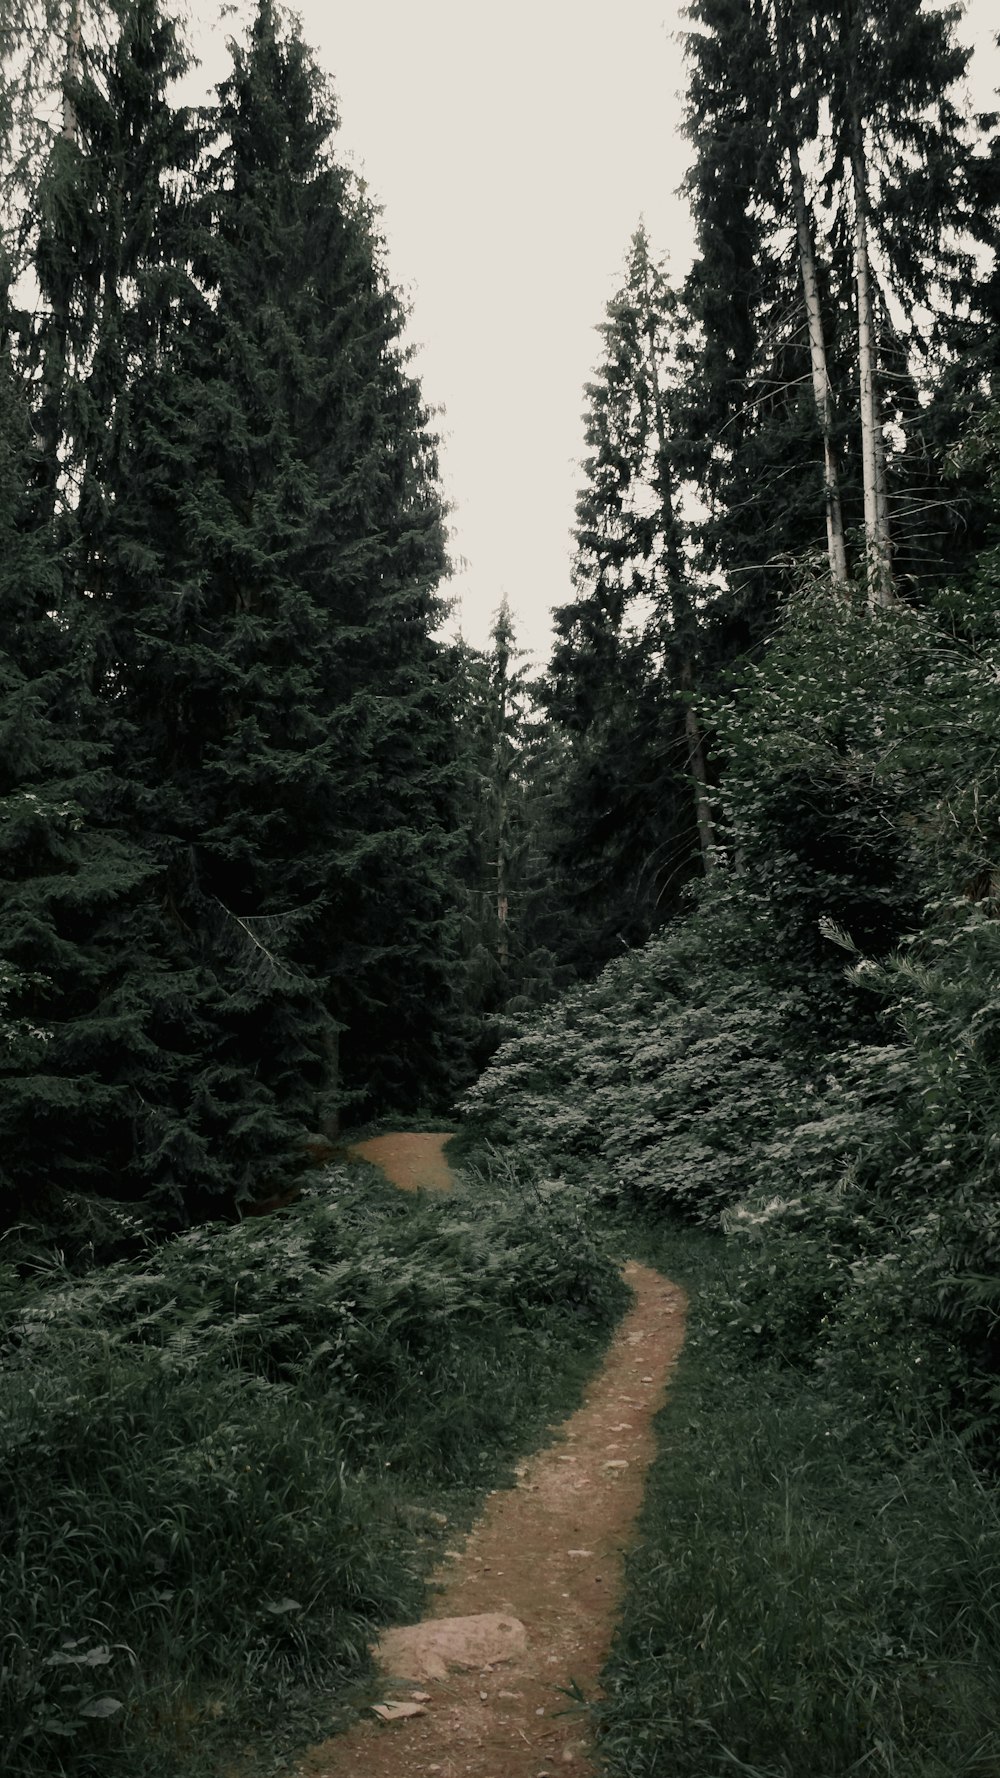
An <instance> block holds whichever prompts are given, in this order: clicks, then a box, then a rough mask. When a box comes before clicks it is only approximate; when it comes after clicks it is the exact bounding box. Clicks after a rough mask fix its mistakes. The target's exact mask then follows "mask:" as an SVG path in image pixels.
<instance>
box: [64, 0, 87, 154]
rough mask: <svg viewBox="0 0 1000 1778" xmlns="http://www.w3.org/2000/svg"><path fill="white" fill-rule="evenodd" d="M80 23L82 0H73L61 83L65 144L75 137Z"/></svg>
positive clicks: (74, 139) (80, 63)
mask: <svg viewBox="0 0 1000 1778" xmlns="http://www.w3.org/2000/svg"><path fill="white" fill-rule="evenodd" d="M82 22H83V0H73V11H72V12H71V14H70V20H69V31H68V32H67V36H66V79H65V81H64V83H63V105H62V116H63V127H62V133H63V136H64V138H65V140H66V141H67V142H75V141H76V137H77V117H76V100H75V99H74V97H73V92H74V89H75V88H76V87H77V86H79V84H80V72H81V68H82V58H81V53H80V35H81V30H82Z"/></svg>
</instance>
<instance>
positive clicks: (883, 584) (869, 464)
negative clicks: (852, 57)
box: [851, 117, 893, 605]
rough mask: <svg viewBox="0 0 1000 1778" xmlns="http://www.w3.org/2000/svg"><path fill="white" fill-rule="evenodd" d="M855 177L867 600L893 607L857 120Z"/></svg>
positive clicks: (855, 123) (855, 124)
mask: <svg viewBox="0 0 1000 1778" xmlns="http://www.w3.org/2000/svg"><path fill="white" fill-rule="evenodd" d="M851 175H852V180H853V187H854V274H855V282H856V288H857V298H858V370H859V383H860V395H861V465H862V473H863V478H864V495H865V544H866V549H867V556H868V598H869V603H870V604H872V605H891V604H892V601H893V584H892V548H891V543H890V537H889V504H888V491H887V487H886V474H885V438H884V436H883V433H882V423H881V419H880V416H879V404H878V358H877V351H876V338H875V313H874V305H873V302H872V279H871V260H870V256H869V252H868V225H867V221H866V205H867V201H868V187H867V180H866V178H865V157H864V147H863V144H862V138H861V123H860V120H859V119H858V118H857V117H855V118H854V120H853V143H852V147H851Z"/></svg>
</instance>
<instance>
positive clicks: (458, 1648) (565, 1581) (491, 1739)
mask: <svg viewBox="0 0 1000 1778" xmlns="http://www.w3.org/2000/svg"><path fill="white" fill-rule="evenodd" d="M435 1142H437V1143H439V1144H440V1147H439V1149H438V1151H437V1152H438V1155H439V1159H440V1161H441V1162H442V1163H443V1165H444V1167H445V1168H446V1169H447V1162H445V1161H444V1157H443V1153H442V1150H443V1140H442V1139H441V1138H440V1137H428V1136H419V1137H413V1136H410V1137H406V1136H397V1137H395V1138H387V1137H377V1138H375V1142H374V1143H362V1144H359V1146H358V1148H357V1149H356V1150H355V1151H354V1152H356V1153H360V1154H361V1155H362V1157H363V1158H364V1159H371V1160H378V1162H379V1164H380V1165H383V1166H385V1165H386V1162H385V1160H384V1159H383V1158H382V1156H383V1155H388V1156H390V1157H391V1158H392V1161H393V1165H394V1166H397V1165H399V1166H400V1169H401V1172H402V1173H403V1174H404V1175H405V1178H399V1177H398V1176H397V1183H401V1184H404V1186H405V1187H406V1189H414V1186H415V1185H417V1186H419V1185H421V1184H424V1183H426V1176H425V1174H424V1172H423V1168H424V1163H425V1161H426V1160H427V1159H428V1158H429V1157H430V1155H431V1154H432V1153H433V1150H432V1147H431V1144H432V1143H435ZM380 1143H381V1144H385V1143H394V1144H395V1145H396V1146H395V1147H394V1148H389V1149H382V1150H381V1151H379V1152H378V1153H373V1152H372V1149H373V1148H374V1147H375V1146H376V1145H377V1144H380ZM410 1144H413V1145H414V1146H413V1148H412V1150H411V1151H410V1153H409V1159H407V1152H408V1145H410ZM386 1170H387V1171H388V1170H389V1169H388V1167H386ZM393 1176H394V1175H393V1174H390V1177H393ZM625 1278H626V1280H627V1282H628V1283H629V1284H630V1285H631V1287H632V1289H633V1291H634V1293H635V1302H634V1306H633V1307H632V1309H631V1310H630V1311H629V1313H628V1314H627V1315H626V1316H625V1318H624V1320H623V1321H622V1322H621V1324H620V1326H619V1328H618V1330H617V1332H616V1334H615V1336H614V1340H613V1342H612V1345H611V1348H610V1351H609V1352H608V1355H607V1357H606V1359H605V1361H604V1364H603V1366H602V1368H601V1370H600V1371H599V1373H598V1375H597V1376H596V1377H595V1378H594V1379H593V1381H592V1382H591V1384H590V1386H589V1388H588V1390H587V1393H586V1396H585V1398H584V1402H583V1405H582V1406H581V1407H580V1408H579V1409H578V1410H577V1412H576V1413H575V1414H573V1415H571V1417H570V1418H569V1419H568V1420H566V1421H564V1422H563V1424H562V1425H561V1426H560V1427H559V1428H558V1429H557V1433H556V1438H555V1440H554V1442H553V1444H552V1445H551V1446H550V1447H549V1448H547V1449H546V1450H544V1451H541V1452H539V1453H538V1454H537V1455H535V1456H533V1457H529V1458H526V1459H525V1460H524V1461H523V1462H522V1463H520V1464H519V1465H518V1468H517V1472H516V1473H517V1478H518V1479H517V1482H516V1485H515V1486H514V1487H513V1488H507V1489H503V1490H502V1491H497V1492H496V1493H494V1494H492V1495H491V1496H490V1497H489V1498H488V1500H487V1504H486V1510H485V1512H484V1514H483V1516H482V1518H481V1519H480V1520H479V1521H478V1522H477V1523H476V1524H475V1525H474V1526H473V1528H472V1530H471V1531H470V1532H469V1533H468V1535H467V1536H466V1537H465V1538H464V1539H461V1540H459V1539H456V1541H455V1545H454V1547H453V1548H450V1549H448V1550H446V1551H445V1558H444V1561H443V1564H442V1566H441V1567H440V1568H439V1569H438V1571H437V1572H436V1573H435V1575H434V1576H433V1579H432V1597H433V1601H434V1603H433V1610H434V1617H433V1618H432V1619H425V1620H424V1622H423V1624H421V1625H418V1626H413V1627H411V1628H410V1629H405V1630H397V1631H389V1632H387V1634H386V1637H385V1640H384V1643H383V1646H382V1649H381V1651H380V1653H381V1661H380V1664H381V1667H382V1671H383V1673H384V1675H385V1685H384V1687H383V1689H382V1691H381V1694H380V1696H381V1699H382V1700H383V1704H384V1705H385V1706H388V1707H389V1708H390V1711H391V1709H392V1706H394V1705H396V1706H398V1705H400V1704H402V1705H404V1706H408V1707H409V1710H410V1711H411V1712H412V1714H406V1715H404V1714H403V1713H402V1712H400V1713H399V1715H398V1718H397V1719H396V1720H389V1721H384V1720H380V1719H379V1718H377V1717H376V1715H375V1713H374V1710H373V1711H372V1713H371V1715H369V1716H366V1717H365V1718H364V1719H363V1720H361V1721H359V1722H358V1723H357V1724H355V1725H354V1727H352V1728H351V1729H350V1730H349V1731H348V1732H347V1733H346V1734H344V1735H339V1736H336V1737H334V1738H333V1739H332V1740H330V1741H326V1742H324V1743H323V1744H322V1745H321V1746H317V1747H313V1748H310V1749H309V1750H308V1752H307V1753H306V1754H305V1755H304V1756H303V1757H302V1759H301V1760H300V1762H299V1766H298V1768H297V1770H298V1773H299V1774H300V1778H562V1775H563V1774H565V1775H566V1778H595V1775H596V1772H597V1766H596V1764H595V1756H594V1754H593V1751H592V1748H591V1746H590V1744H589V1738H588V1732H587V1719H586V1715H585V1713H583V1712H582V1711H581V1710H580V1709H579V1708H577V1707H575V1704H574V1699H575V1698H579V1697H580V1695H581V1694H582V1696H583V1697H585V1698H587V1699H592V1698H593V1697H594V1695H595V1693H596V1691H597V1689H598V1683H599V1677H600V1673H601V1669H602V1667H603V1665H604V1661H605V1659H606V1656H607V1653H608V1650H609V1648H610V1645H611V1638H612V1634H613V1632H614V1627H615V1623H616V1621H617V1617H618V1611H619V1605H620V1599H621V1593H622V1584H623V1559H624V1554H625V1551H626V1549H627V1548H628V1545H629V1543H630V1542H631V1540H632V1537H633V1534H634V1526H635V1520H636V1516H637V1514H638V1511H639V1508H640V1505H641V1503H642V1497H643V1489H644V1484H645V1477H646V1472H647V1470H648V1468H649V1466H650V1463H651V1462H652V1459H653V1454H654V1437H653V1420H654V1417H655V1415H656V1414H657V1413H658V1411H659V1409H660V1408H661V1407H662V1405H663V1403H664V1400H665V1398H666V1393H667V1382H668V1378H669V1374H670V1371H671V1369H672V1366H673V1364H674V1362H675V1360H676V1358H677V1355H678V1353H679V1351H680V1348H681V1345H682V1343H683V1339H684V1312H685V1309H686V1306H687V1299H686V1297H685V1295H684V1292H683V1291H682V1290H681V1289H680V1288H679V1287H678V1286H677V1285H675V1284H671V1283H670V1282H669V1281H668V1280H667V1279H665V1278H663V1277H661V1276H660V1275H659V1273H657V1272H654V1271H651V1270H650V1269H649V1268H648V1267H646V1266H640V1265H637V1264H635V1263H634V1262H631V1261H630V1262H629V1264H628V1265H627V1266H626V1268H625ZM454 1619H461V1620H465V1621H464V1622H463V1623H461V1624H458V1625H451V1624H449V1625H448V1626H447V1627H445V1626H444V1625H443V1624H442V1620H454ZM470 1619H472V1620H475V1619H479V1620H480V1621H479V1622H478V1623H475V1622H473V1623H470V1622H469V1621H468V1620H470ZM511 1651H513V1652H511Z"/></svg>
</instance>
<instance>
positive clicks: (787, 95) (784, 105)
mask: <svg viewBox="0 0 1000 1778" xmlns="http://www.w3.org/2000/svg"><path fill="white" fill-rule="evenodd" d="M774 36H775V47H776V49H777V61H778V71H779V75H780V79H781V115H782V119H783V122H784V135H785V149H786V151H787V154H788V163H789V171H790V175H791V179H790V183H791V191H792V208H793V211H794V213H795V236H796V241H797V243H798V254H799V275H800V277H801V279H802V297H803V301H804V303H805V310H806V325H807V328H808V333H809V363H810V366H811V369H812V385H813V400H814V402H815V405H816V418H817V420H818V421H819V430H820V437H821V438H822V441H823V496H824V504H825V509H826V551H827V556H828V559H829V563H830V578H831V580H832V581H833V584H834V586H843V585H844V584H845V583H846V581H847V578H848V573H847V545H846V543H845V541H844V513H843V506H842V503H841V498H840V477H839V474H838V472H837V457H836V452H835V450H834V443H833V388H832V385H831V382H830V372H829V366H828V363H827V356H826V334H825V331H824V327H823V310H822V306H821V303H820V294H819V275H818V273H817V270H816V248H815V244H814V241H813V231H812V224H811V221H810V217H809V206H808V204H807V202H806V184H805V179H804V178H803V175H802V162H801V159H800V157H799V144H798V138H797V134H796V127H795V119H794V117H793V116H792V115H791V103H792V83H791V81H790V79H789V73H788V49H787V39H786V36H785V20H784V14H783V11H782V0H775V4H774Z"/></svg>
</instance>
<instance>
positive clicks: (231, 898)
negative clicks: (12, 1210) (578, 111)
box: [105, 3, 457, 1187]
mask: <svg viewBox="0 0 1000 1778" xmlns="http://www.w3.org/2000/svg"><path fill="white" fill-rule="evenodd" d="M335 122H336V118H335V112H334V110H333V106H332V101H331V100H330V98H329V95H328V93H327V92H326V90H325V87H324V84H323V82H322V79H321V77H320V75H319V73H318V71H317V70H316V68H315V66H314V65H313V63H312V62H311V59H310V57H309V55H308V52H307V51H306V50H305V48H304V46H303V44H302V42H301V39H300V38H299V36H298V34H297V31H295V30H294V29H293V28H291V27H287V28H285V27H283V26H282V24H281V22H280V20H279V18H278V15H277V13H276V11H275V9H274V8H273V7H272V6H271V5H269V4H266V3H265V4H261V5H260V7H259V8H258V11H257V15H256V18H255V20H254V22H253V25H252V28H251V33H250V38H249V42H248V44H247V46H246V47H245V48H240V47H238V46H237V47H235V49H234V69H233V73H232V75H231V76H230V78H229V79H228V80H227V81H226V82H225V83H224V85H223V87H222V88H221V89H220V96H219V105H218V107H217V110H216V114H215V117H214V120H213V127H214V141H213V144H212V147H211V150H210V153H209V157H208V160H207V164H206V171H205V173H204V175H203V177H202V180H201V185H200V190H199V195H198V201H197V207H196V235H195V237H194V245H195V254H194V263H195V270H196V274H197V280H196V281H195V282H191V283H190V284H189V286H188V287H187V290H186V291H185V293H184V295H183V298H182V303H181V308H180V319H179V320H178V319H175V321H174V322H173V323H172V324H171V325H170V326H169V327H168V329H167V332H166V334H165V337H164V345H163V347H162V349H161V351H160V355H159V358H158V360H157V362H156V363H155V365H153V366H151V367H150V370H149V372H148V374H147V375H146V376H145V377H144V378H143V379H142V380H141V382H140V383H139V385H138V386H137V392H136V419H135V421H134V423H133V431H132V442H131V448H130V454H129V459H128V464H127V485H125V486H123V489H122V494H121V496H120V498H118V499H117V500H116V503H115V519H114V535H113V536H112V538H111V539H110V541H109V546H108V559H109V576H110V578H111V579H112V580H113V583H114V596H113V598H112V600H111V601H110V605H109V615H108V638H109V659H108V663H107V666H106V670H105V672H106V677H105V692H106V695H107V697H108V698H109V699H110V700H113V701H114V703H115V706H116V708H117V710H118V729H119V737H120V745H121V755H120V760H121V769H122V771H123V773H125V774H128V775H129V776H130V778H131V781H132V783H133V786H134V794H135V797H136V800H137V815H138V818H140V819H141V820H142V821H143V823H144V827H145V831H146V832H147V834H148V844H149V845H150V847H151V848H152V849H153V851H154V852H155V854H156V856H157V857H158V859H159V860H160V868H161V869H162V871H163V873H164V878H165V881H166V882H167V883H168V884H169V902H170V906H171V908H172V910H173V911H174V915H175V918H176V919H177V921H178V922H179V923H180V925H181V926H182V927H183V928H184V930H185V931H186V933H187V935H188V942H189V943H191V944H193V945H194V947H195V950H196V953H197V954H198V956H199V957H200V960H201V961H200V969H201V974H200V977H199V980H200V981H201V984H202V993H203V996H204V1018H205V1020H206V1024H207V1026H208V1027H210V1028H211V1029H212V1030H214V1032H215V1037H214V1038H213V1040H212V1042H211V1044H210V1046H209V1047H210V1052H211V1054H212V1055H213V1056H214V1057H215V1059H216V1062H217V1064H218V1066H217V1068H216V1069H215V1071H214V1073H213V1070H212V1069H209V1070H207V1071H203V1073H202V1084H201V1088H200V1093H201V1098H200V1104H201V1107H202V1111H203V1117H204V1124H205V1130H206V1143H207V1145H208V1146H210V1147H212V1148H213V1149H214V1150H218V1148H219V1147H220V1145H224V1144H228V1145H229V1146H231V1144H232V1131H233V1130H238V1132H239V1140H240V1144H241V1155H242V1157H243V1164H244V1166H245V1167H247V1168H250V1167H252V1168H253V1169H254V1179H259V1180H261V1182H263V1178H264V1169H265V1168H266V1167H268V1166H270V1167H271V1169H272V1177H273V1171H274V1168H275V1167H276V1166H278V1165H279V1164H280V1155H281V1152H282V1149H283V1147H284V1148H285V1149H286V1150H287V1148H288V1146H289V1144H288V1137H289V1131H290V1127H291V1126H293V1125H294V1124H296V1123H298V1125H299V1126H300V1127H301V1125H302V1124H303V1123H305V1124H309V1123H311V1122H313V1121H314V1119H315V1118H316V1116H317V1114H318V1115H320V1116H321V1117H322V1119H323V1120H324V1121H325V1123H326V1124H327V1127H329V1128H332V1127H333V1125H334V1123H335V1120H336V1116H337V1111H338V1106H339V1103H340V1101H341V1098H342V1097H343V1095H344V1094H345V1093H346V1094H347V1095H348V1099H349V1100H350V1098H351V1097H352V1096H353V1099H354V1102H355V1103H357V1104H361V1105H363V1106H364V1107H365V1108H366V1109H369V1110H370V1109H373V1108H374V1107H376V1106H378V1105H379V1104H383V1105H384V1104H386V1103H390V1104H396V1105H405V1104H406V1103H411V1104H412V1103H413V1102H414V1101H415V1100H417V1099H419V1098H420V1097H421V1095H422V1094H423V1093H425V1092H433V1091H434V1090H441V1087H442V1084H443V1083H444V1082H446V1081H447V1079H448V1075H449V1068H450V1067H451V1058H450V1055H449V1044H450V1039H449V1035H448V1019H449V1014H450V1008H451V1000H452V995H453V991H454V980H453V973H454V969H455V967H456V966H457V965H456V962H455V959H454V955H453V952H454V947H455V943H456V937H455V934H454V931H453V928H454V926H455V924H456V921H457V916H456V915H455V914H454V912H453V907H454V894H453V889H452V884H451V880H450V872H451V851H452V849H453V846H454V844H455V842H454V841H453V840H452V839H451V838H450V837H449V833H450V828H451V820H450V811H451V799H452V796H453V784H454V774H455V769H456V768H455V764H454V757H453V755H454V743H453V736H452V721H451V710H450V704H449V693H448V688H447V684H446V673H445V663H444V657H443V655H442V652H441V650H440V649H439V648H438V647H437V645H436V644H435V643H434V641H433V640H432V630H433V627H434V625H435V623H436V621H437V619H438V616H439V614H440V610H441V607H440V603H439V601H438V599H437V595H436V592H435V585H436V582H437V580H438V578H439V577H440V575H441V573H442V571H443V568H444V550H443V528H442V510H441V503H440V497H439V495H438V492H437V487H436V465H435V461H434V449H433V441H432V439H431V438H430V436H429V433H428V431H427V425H426V416H425V413H424V410H423V407H422V403H421V399H420V394H419V390H418V388H417V387H416V385H415V384H414V383H413V381H412V380H411V379H410V377H409V376H408V374H407V372H406V368H405V354H404V351H403V348H402V347H401V344H400V336H401V331H402V325H403V317H402V314H401V311H400V307H399V304H398V300H397V298H396V297H395V295H394V293H393V292H392V290H391V289H390V287H389V286H388V284H387V281H386V278H385V275H384V272H383V270H382V266H381V257H380V249H379V246H378V243H377V240H376V237H375V235H374V231H373V227H372V220H371V216H370V214H369V212H368V211H367V209H366V207H365V204H364V202H363V200H362V199H361V198H360V196H359V195H358V193H357V192H356V191H355V190H354V188H353V186H352V184H351V181H350V179H349V177H348V176H347V175H346V174H345V173H344V171H343V170H342V169H341V168H339V167H338V166H337V165H336V163H335V162H334V161H333V160H332V158H331V157H330V153H329V140H330V137H331V134H332V131H333V129H334V127H335ZM341 1031H343V1032H344V1033H345V1036H344V1038H343V1041H342V1042H341V1041H340V1033H341ZM240 1099H241V1101H242V1102H241V1103H240V1104H238V1103H237V1100H240ZM227 1132H228V1133H227ZM253 1183H254V1182H253V1180H251V1179H250V1177H249V1176H248V1177H247V1185H248V1186H250V1187H252V1186H253Z"/></svg>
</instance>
